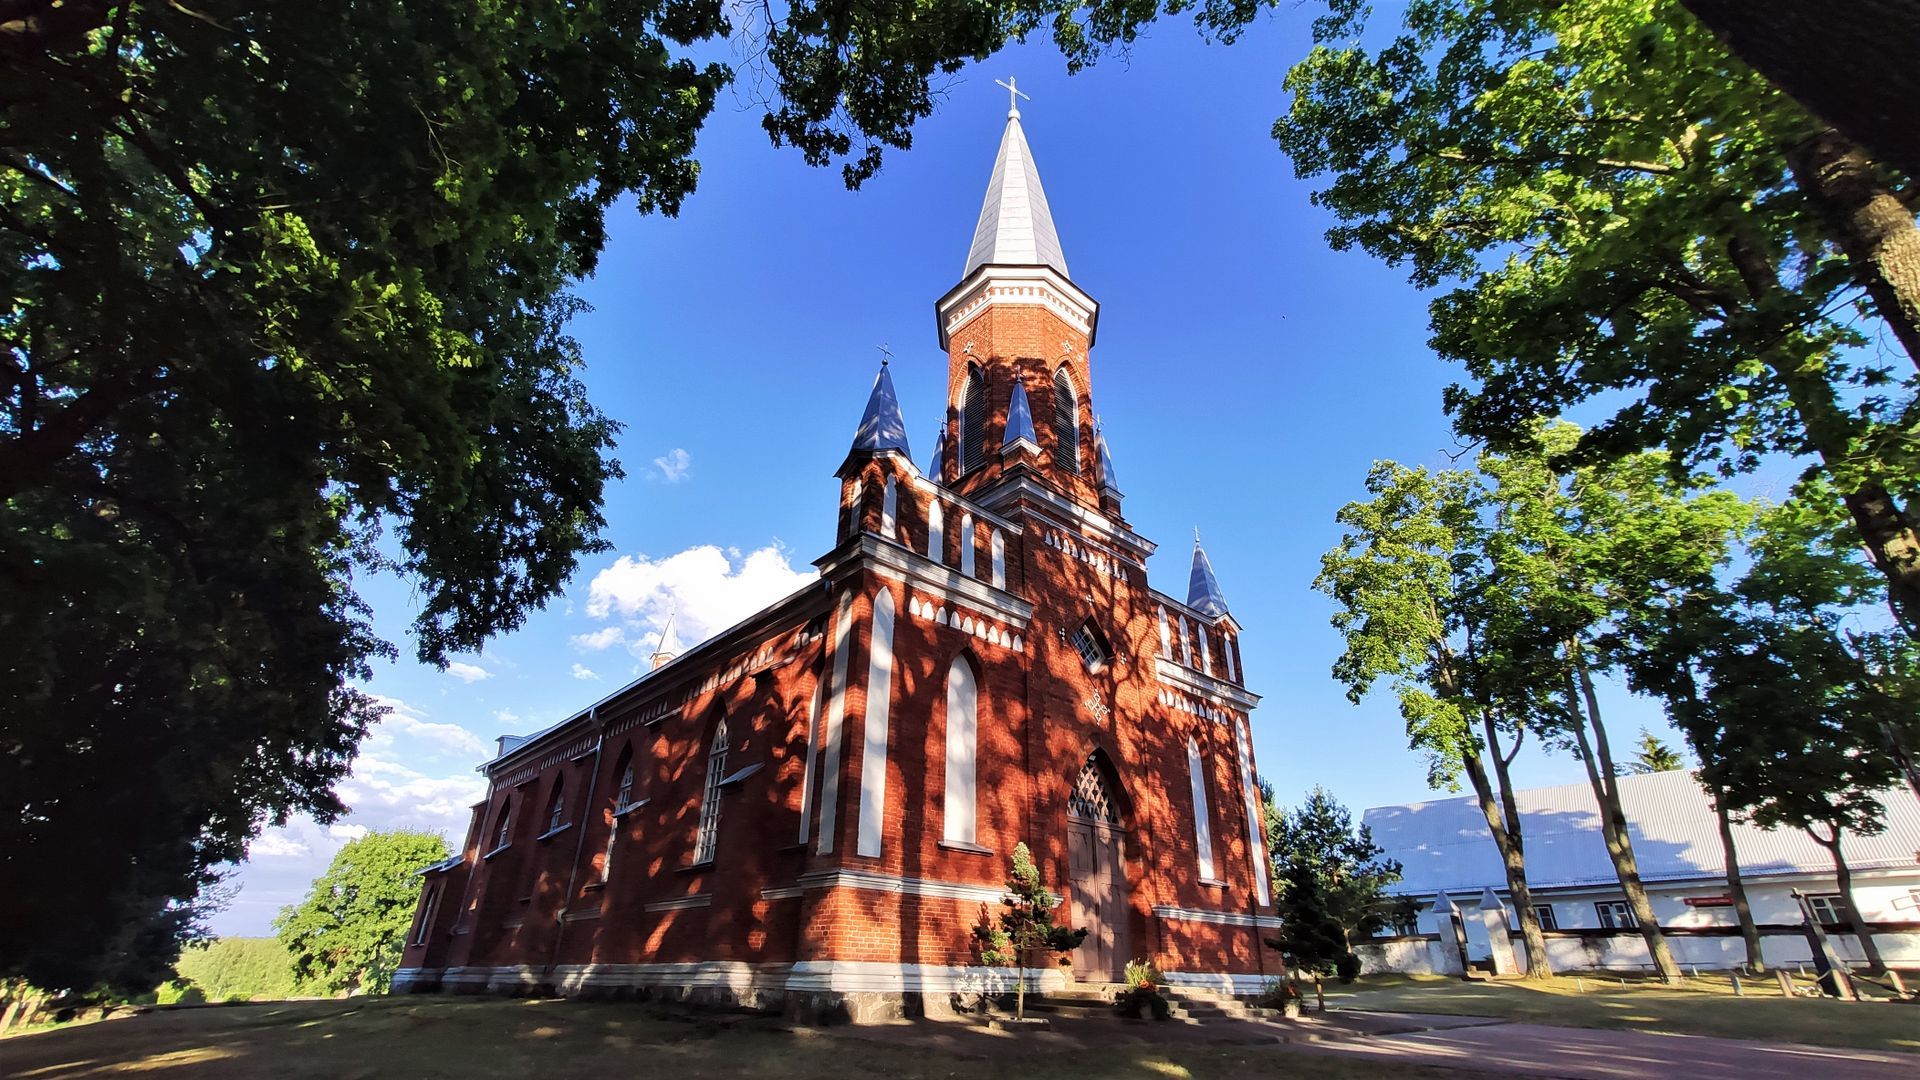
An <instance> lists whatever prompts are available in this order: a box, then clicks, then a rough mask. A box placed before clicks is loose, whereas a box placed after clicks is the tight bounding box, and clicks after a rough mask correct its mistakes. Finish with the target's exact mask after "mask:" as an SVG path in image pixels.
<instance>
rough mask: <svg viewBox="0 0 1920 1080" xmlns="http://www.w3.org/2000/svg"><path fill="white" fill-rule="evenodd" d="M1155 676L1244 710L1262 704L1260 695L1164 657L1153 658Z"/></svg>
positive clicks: (1165, 681)
mask: <svg viewBox="0 0 1920 1080" xmlns="http://www.w3.org/2000/svg"><path fill="white" fill-rule="evenodd" d="M1153 674H1154V677H1155V678H1157V679H1159V680H1160V681H1161V682H1163V683H1168V684H1170V685H1173V686H1178V687H1181V688H1182V689H1185V690H1191V691H1193V692H1194V693H1196V694H1200V695H1203V696H1205V697H1210V698H1224V699H1225V700H1227V701H1229V702H1231V703H1233V704H1235V705H1238V706H1240V707H1241V708H1242V709H1252V708H1255V707H1256V706H1258V705H1259V704H1260V695H1259V694H1256V693H1253V692H1251V691H1248V690H1242V689H1241V688H1239V687H1238V686H1235V685H1233V684H1232V683H1230V682H1227V681H1226V680H1224V679H1216V678H1214V677H1213V676H1211V675H1202V674H1201V673H1200V672H1198V671H1195V670H1194V669H1192V668H1190V667H1188V666H1186V665H1185V664H1182V663H1179V662H1178V661H1174V660H1169V659H1167V658H1166V657H1164V656H1156V657H1154V658H1153Z"/></svg>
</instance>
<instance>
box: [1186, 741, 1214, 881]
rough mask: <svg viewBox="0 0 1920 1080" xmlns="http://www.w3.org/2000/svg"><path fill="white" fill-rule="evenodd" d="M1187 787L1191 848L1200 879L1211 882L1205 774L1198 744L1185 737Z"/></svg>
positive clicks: (1210, 831) (1211, 840) (1211, 848)
mask: <svg viewBox="0 0 1920 1080" xmlns="http://www.w3.org/2000/svg"><path fill="white" fill-rule="evenodd" d="M1187 786H1188V787H1189V788H1190V789H1191V791H1192V794H1193V846H1194V850H1195V851H1196V852H1198V853H1199V858H1198V862H1199V864H1200V879H1201V880H1202V881H1212V880H1213V822H1212V820H1211V818H1212V815H1211V814H1209V813H1208V812H1207V773H1206V766H1205V765H1204V764H1203V763H1202V762H1201V759H1200V744H1199V743H1197V742H1194V741H1193V737H1192V736H1188V737H1187Z"/></svg>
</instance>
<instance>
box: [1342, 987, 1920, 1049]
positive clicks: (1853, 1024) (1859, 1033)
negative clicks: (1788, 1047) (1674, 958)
mask: <svg viewBox="0 0 1920 1080" xmlns="http://www.w3.org/2000/svg"><path fill="white" fill-rule="evenodd" d="M1742 981H1743V982H1744V983H1745V984H1746V985H1745V990H1746V996H1745V997H1735V996H1733V986H1732V983H1731V982H1729V981H1728V979H1727V977H1726V976H1725V975H1722V974H1714V975H1710V976H1704V977H1702V978H1699V979H1690V980H1688V981H1687V983H1686V985H1684V986H1680V987H1670V986H1663V985H1661V984H1659V983H1657V982H1649V981H1645V980H1640V981H1634V980H1631V979H1630V980H1629V981H1628V982H1627V983H1626V984H1625V985H1622V984H1621V983H1620V982H1619V980H1618V977H1616V976H1612V975H1608V976H1603V977H1599V978H1595V977H1586V978H1584V979H1581V980H1578V981H1576V980H1575V979H1574V978H1573V977H1571V976H1564V975H1563V976H1558V977H1555V978H1553V979H1549V980H1545V981H1543V982H1539V983H1533V982H1491V983H1488V982H1476V983H1465V982H1461V981H1460V980H1459V979H1450V978H1446V977H1444V976H1439V975H1369V976H1366V977H1364V978H1362V979H1361V980H1360V981H1359V982H1357V983H1355V984H1353V985H1352V986H1341V987H1335V986H1331V985H1330V986H1328V988H1327V991H1328V992H1327V1005H1328V1007H1330V1008H1336V1009H1337V1008H1341V1007H1346V1008H1354V1009H1369V1010H1374V1011H1379V1012H1414V1013H1439V1014H1442V1015H1446V1016H1497V1017H1501V1018H1503V1019H1507V1020H1515V1021H1520V1022H1523V1023H1530V1024H1558V1025H1560V1026H1562V1027H1584V1028H1611V1029H1623V1030H1631V1031H1652V1032H1665V1033H1669V1034H1681V1035H1717V1036H1721V1037H1723V1038H1729V1039H1769V1040H1774V1041H1777V1042H1798V1043H1811V1044H1814V1045H1817V1046H1846V1047H1861V1048H1865V1049H1869V1050H1899V1051H1906V1052H1908V1053H1914V1052H1920V1005H1914V1004H1898V1003H1894V1002H1888V1001H1872V1002H1858V1003H1854V1002H1842V1001H1832V1000H1829V999H1826V998H1818V999H1816V998H1795V999H1793V1000H1788V999H1786V998H1784V997H1782V996H1781V995H1780V987H1779V984H1778V983H1776V982H1774V981H1773V979H1772V978H1767V979H1765V980H1764V981H1757V980H1742ZM1796 981H1798V980H1796Z"/></svg>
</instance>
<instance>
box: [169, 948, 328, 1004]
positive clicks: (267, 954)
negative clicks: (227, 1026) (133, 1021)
mask: <svg viewBox="0 0 1920 1080" xmlns="http://www.w3.org/2000/svg"><path fill="white" fill-rule="evenodd" d="M174 967H175V970H176V971H178V972H179V981H180V983H181V984H183V986H182V989H183V990H184V989H187V988H191V989H194V990H198V991H199V992H200V994H201V995H202V997H203V998H204V999H205V1000H207V1001H250V1000H252V999H254V998H270V999H279V998H290V997H296V996H299V995H302V994H309V993H317V992H319V991H320V988H319V987H317V986H310V985H307V984H305V983H303V982H302V981H301V980H300V979H299V978H298V977H296V976H295V975H294V973H293V957H292V956H291V955H289V954H288V952H287V947H286V946H285V945H284V944H282V943H281V941H280V939H279V938H246V937H224V938H215V939H214V940H212V941H208V942H204V943H196V944H193V945H189V946H188V947H186V948H185V949H182V950H181V951H180V959H179V960H178V961H177V962H176V963H175V965H174Z"/></svg>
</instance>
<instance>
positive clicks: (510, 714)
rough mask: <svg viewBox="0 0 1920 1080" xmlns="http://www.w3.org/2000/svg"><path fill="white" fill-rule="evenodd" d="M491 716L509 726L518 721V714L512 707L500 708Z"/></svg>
mask: <svg viewBox="0 0 1920 1080" xmlns="http://www.w3.org/2000/svg"><path fill="white" fill-rule="evenodd" d="M493 718H494V719H495V720H498V721H500V722H501V723H502V724H506V725H509V726H511V725H513V724H517V723H519V722H520V714H519V713H517V712H514V711H513V710H512V709H501V710H500V711H499V712H497V713H494V714H493Z"/></svg>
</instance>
